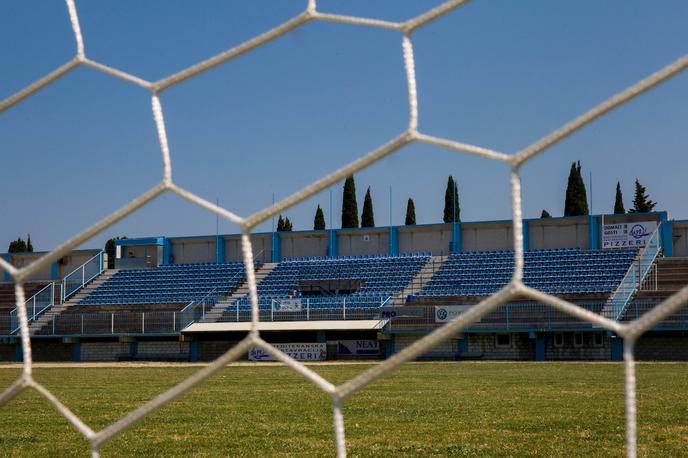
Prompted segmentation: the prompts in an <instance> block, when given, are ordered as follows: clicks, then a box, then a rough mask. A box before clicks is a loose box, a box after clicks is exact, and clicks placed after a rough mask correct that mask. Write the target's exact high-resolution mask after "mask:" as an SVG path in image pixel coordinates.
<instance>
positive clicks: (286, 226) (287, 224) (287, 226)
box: [283, 216, 293, 231]
mask: <svg viewBox="0 0 688 458" xmlns="http://www.w3.org/2000/svg"><path fill="white" fill-rule="evenodd" d="M292 229H293V226H292V224H291V221H289V217H287V216H285V217H284V229H283V230H284V231H291V230H292Z"/></svg>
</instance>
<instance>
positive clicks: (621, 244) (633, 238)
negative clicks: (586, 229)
mask: <svg viewBox="0 0 688 458" xmlns="http://www.w3.org/2000/svg"><path fill="white" fill-rule="evenodd" d="M656 229H657V222H656V221H641V222H633V223H618V224H605V225H604V226H602V248H642V247H644V246H645V245H647V241H648V240H649V239H650V236H651V235H652V233H653V232H654V231H655V230H656Z"/></svg>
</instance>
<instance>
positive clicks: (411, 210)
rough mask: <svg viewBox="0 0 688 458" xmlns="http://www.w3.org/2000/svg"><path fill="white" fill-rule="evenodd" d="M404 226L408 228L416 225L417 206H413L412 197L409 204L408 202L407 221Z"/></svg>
mask: <svg viewBox="0 0 688 458" xmlns="http://www.w3.org/2000/svg"><path fill="white" fill-rule="evenodd" d="M404 224H406V225H407V226H412V225H414V224H416V206H415V205H414V204H413V199H411V198H410V197H409V200H408V202H406V221H405V222H404Z"/></svg>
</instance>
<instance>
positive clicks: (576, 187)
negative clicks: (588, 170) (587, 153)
mask: <svg viewBox="0 0 688 458" xmlns="http://www.w3.org/2000/svg"><path fill="white" fill-rule="evenodd" d="M588 213H589V210H588V196H587V193H586V191H585V182H584V181H583V175H582V174H581V165H580V161H578V163H576V162H573V163H572V164H571V171H570V172H569V179H568V184H567V186H566V199H565V202H564V216H579V215H587V214H588Z"/></svg>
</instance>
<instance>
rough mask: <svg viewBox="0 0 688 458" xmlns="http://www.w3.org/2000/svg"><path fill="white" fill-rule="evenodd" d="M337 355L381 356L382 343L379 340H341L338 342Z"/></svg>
mask: <svg viewBox="0 0 688 458" xmlns="http://www.w3.org/2000/svg"><path fill="white" fill-rule="evenodd" d="M337 354H340V355H356V356H373V355H379V354H380V342H378V341H377V340H340V341H339V342H337Z"/></svg>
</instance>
